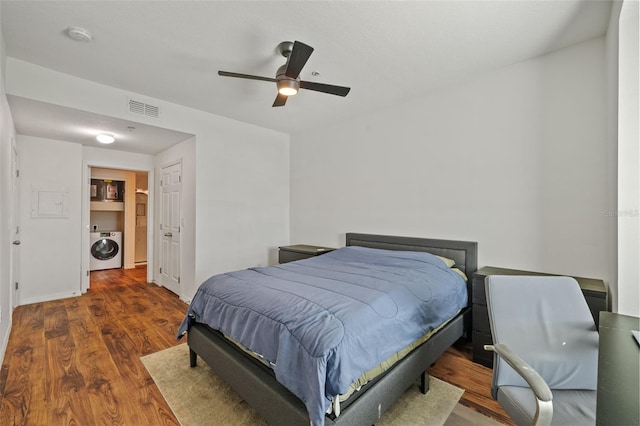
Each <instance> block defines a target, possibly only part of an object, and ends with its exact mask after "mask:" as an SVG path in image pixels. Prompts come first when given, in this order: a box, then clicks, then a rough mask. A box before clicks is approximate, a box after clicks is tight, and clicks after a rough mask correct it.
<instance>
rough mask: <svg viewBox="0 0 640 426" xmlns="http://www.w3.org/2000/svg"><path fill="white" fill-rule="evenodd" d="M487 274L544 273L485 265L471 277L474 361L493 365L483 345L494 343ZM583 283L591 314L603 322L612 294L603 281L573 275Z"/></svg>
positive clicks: (491, 358)
mask: <svg viewBox="0 0 640 426" xmlns="http://www.w3.org/2000/svg"><path fill="white" fill-rule="evenodd" d="M487 275H542V276H545V275H546V276H549V275H553V274H545V273H541V272H530V271H519V270H516V269H506V268H495V267H493V266H485V267H484V268H482V269H479V270H478V271H476V272H475V273H474V274H473V276H472V278H471V303H472V307H471V315H472V316H471V318H472V319H471V329H472V333H471V340H472V341H473V362H475V363H478V364H482V365H484V366H486V367H490V368H493V352H489V351H485V350H484V345H491V344H493V340H492V338H491V328H490V326H489V314H488V311H487V299H486V296H485V292H484V279H485V277H486V276H487ZM573 278H575V279H576V281H578V284H580V289H581V290H582V294H584V298H585V300H586V301H587V305H588V306H589V310H590V311H591V315H592V316H593V319H594V321H595V323H596V327H597V326H598V325H599V321H600V311H608V310H609V293H608V292H607V287H606V286H605V285H604V282H603V281H602V280H597V279H593V278H581V277H573Z"/></svg>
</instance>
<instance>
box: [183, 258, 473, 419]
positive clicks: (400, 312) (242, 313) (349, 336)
mask: <svg viewBox="0 0 640 426" xmlns="http://www.w3.org/2000/svg"><path fill="white" fill-rule="evenodd" d="M466 305H467V290H466V284H465V282H464V280H463V279H462V277H461V276H460V275H459V274H458V273H456V272H455V271H452V270H451V269H450V268H448V267H447V266H446V265H445V264H444V262H443V261H442V260H440V259H439V258H437V257H436V256H433V255H430V254H428V253H420V252H408V251H390V250H380V249H369V248H364V247H355V246H351V247H345V248H342V249H338V250H335V251H332V252H330V253H326V254H323V255H321V256H316V257H313V258H311V259H306V260H301V261H297V262H292V263H286V264H283V265H279V266H272V267H267V268H251V269H247V270H243V271H237V272H231V273H227V274H221V275H216V276H213V277H211V278H209V279H208V280H207V281H205V282H204V283H203V284H202V285H201V286H200V288H199V289H198V292H197V293H196V295H195V297H194V298H193V301H192V302H191V305H190V306H189V310H188V312H187V317H185V320H184V321H183V323H182V325H181V326H180V329H179V331H178V336H182V335H183V334H184V332H185V331H186V330H187V322H188V321H187V318H188V316H190V315H192V316H194V317H195V320H196V321H197V322H201V323H205V324H207V325H209V326H210V327H211V328H214V329H216V330H220V331H221V332H222V333H224V334H225V335H227V336H229V337H231V338H232V339H234V340H235V341H237V342H239V343H241V344H242V345H244V346H245V347H247V348H249V349H251V350H252V351H254V352H257V353H259V354H261V355H262V356H264V358H265V359H266V360H267V361H268V362H269V363H270V364H271V365H272V368H273V369H274V371H275V376H276V379H277V380H278V381H279V382H280V383H282V384H283V385H284V386H285V387H287V388H288V389H289V390H290V391H291V392H293V393H294V394H295V395H296V396H298V397H299V398H300V399H301V400H302V401H303V402H304V404H305V406H306V407H307V410H308V412H309V418H310V419H311V421H312V423H313V425H323V424H324V415H325V412H326V410H327V408H328V406H329V404H330V402H331V397H332V396H335V395H339V394H343V393H345V392H346V391H347V389H348V388H349V385H350V384H351V383H353V381H355V380H356V379H357V378H358V377H359V376H360V375H361V374H362V373H363V372H365V371H367V370H369V369H371V368H372V367H374V366H376V365H378V364H379V363H380V362H382V361H383V360H385V359H387V358H388V357H389V356H391V355H392V354H394V353H395V352H397V351H398V350H400V349H402V348H403V347H405V346H407V345H409V344H410V343H411V342H413V341H415V340H416V339H418V338H420V337H421V336H423V335H424V334H425V333H426V332H428V331H430V330H432V329H433V328H436V327H437V326H438V325H440V324H441V323H442V322H444V321H446V320H448V319H450V318H452V317H453V316H454V315H455V314H456V313H457V312H458V311H459V310H460V309H462V308H463V307H465V306H466Z"/></svg>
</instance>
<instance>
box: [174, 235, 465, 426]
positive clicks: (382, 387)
mask: <svg viewBox="0 0 640 426" xmlns="http://www.w3.org/2000/svg"><path fill="white" fill-rule="evenodd" d="M346 247H347V248H346V249H344V250H343V251H344V254H336V255H335V256H334V257H336V259H332V257H331V256H333V255H332V254H331V253H329V254H324V255H322V256H317V258H323V259H322V262H315V263H314V262H311V261H309V260H303V261H299V262H293V264H286V265H283V266H282V267H276V268H268V269H267V270H266V271H265V270H264V269H261V270H260V273H261V274H263V273H266V272H268V273H269V274H275V275H278V276H279V275H280V274H284V273H287V274H288V273H289V272H290V270H291V269H292V268H293V270H297V269H300V268H302V269H318V268H320V267H322V268H325V266H323V265H327V264H328V265H330V266H329V267H328V268H327V269H332V270H331V271H327V270H324V269H323V270H321V271H320V272H321V273H322V274H329V273H331V274H332V273H334V272H335V271H333V267H334V265H335V264H331V263H330V262H334V261H341V262H342V261H343V260H342V258H341V257H340V256H345V255H347V256H356V258H357V259H359V257H357V256H360V255H367V256H369V252H374V253H373V254H374V255H377V254H378V253H377V252H387V251H389V253H390V255H391V256H393V254H394V253H393V252H395V254H398V256H399V257H402V259H401V260H400V261H401V262H404V261H409V262H414V261H415V259H414V258H413V257H415V258H416V259H418V258H419V260H420V262H422V258H423V257H425V255H420V254H416V253H414V254H411V253H408V252H427V253H431V254H434V255H437V256H442V257H445V258H448V259H452V260H453V261H454V262H455V265H453V267H454V268H457V269H459V270H460V271H461V272H462V273H463V274H465V275H466V276H468V277H470V276H471V274H472V273H473V272H475V270H476V267H477V243H475V242H466V241H449V240H433V239H425V238H411V237H396V236H382V235H372V234H357V233H348V234H346ZM370 249H378V250H370ZM337 252H340V250H337ZM400 255H401V256H400ZM414 255H415V256H414ZM393 258H394V262H395V257H393ZM405 258H406V259H405ZM407 259H408V260H407ZM429 262H433V261H432V260H431V259H429ZM437 262H441V261H436V262H435V263H434V265H435V266H437V267H438V268H439V270H438V271H436V272H437V273H438V274H444V272H442V271H440V270H444V269H448V268H449V266H450V265H447V266H446V268H442V267H441V266H440V264H439V263H438V264H437V265H436V263H437ZM285 266H286V268H285ZM339 266H340V267H343V264H340V265H339ZM345 267H346V268H351V263H350V262H347V266H345ZM438 268H436V269H438ZM348 272H349V273H351V272H352V271H351V269H348ZM359 273H360V272H359V271H358V274H359ZM384 273H387V272H380V274H384ZM393 274H395V272H394V273H393ZM449 275H451V274H450V273H449ZM331 277H332V276H331ZM287 278H288V275H283V279H282V281H283V283H282V285H283V286H285V287H284V288H285V289H286V291H287V292H288V291H289V288H290V287H288V286H289V283H287V282H286V281H287ZM325 278H326V277H325ZM233 279H235V278H233ZM358 279H359V278H358ZM375 279H376V277H373V280H374V281H375ZM402 279H405V278H402ZM458 280H459V281H462V283H463V284H462V286H464V287H465V288H464V290H465V291H464V302H463V304H462V305H460V309H457V308H456V310H455V312H454V313H453V314H451V315H452V316H451V317H450V318H449V319H447V320H446V321H445V322H444V325H440V324H438V327H436V328H435V329H436V331H434V332H433V333H432V335H431V336H430V337H429V338H428V339H427V340H426V341H425V342H424V343H421V344H420V345H419V346H417V347H415V348H413V349H411V350H410V351H409V352H408V354H406V355H405V356H403V357H402V359H401V360H399V361H397V362H395V364H393V365H392V366H391V367H390V368H388V369H387V370H386V371H384V372H383V373H381V374H379V375H377V376H376V377H375V378H374V379H372V380H370V381H369V382H368V383H366V384H364V385H363V386H362V387H361V388H360V389H359V390H358V391H356V392H354V393H353V395H351V397H349V398H348V399H347V400H346V401H344V402H341V403H339V404H335V405H331V408H332V409H333V410H332V413H331V414H327V415H324V412H322V413H321V415H322V417H320V416H319V415H318V409H316V408H314V404H315V405H317V404H316V402H315V398H316V396H315V395H312V396H313V397H312V396H309V395H311V394H304V392H303V391H300V389H299V388H297V387H296V383H297V382H300V383H303V384H302V385H301V386H303V385H304V386H310V387H311V388H312V390H313V388H314V385H315V387H318V388H319V389H321V390H324V392H325V393H330V394H333V391H334V390H335V389H333V386H334V384H333V382H330V381H329V379H327V382H326V383H325V382H324V381H321V382H319V383H317V384H316V383H315V382H316V376H322V374H324V373H325V371H324V370H323V371H322V374H313V372H315V370H312V369H310V370H304V368H306V364H305V363H307V358H308V359H309V360H311V361H313V362H318V363H319V364H321V365H323V366H324V365H325V364H330V363H331V362H333V360H334V359H342V360H347V359H349V357H347V356H342V358H339V356H338V355H334V352H331V355H328V358H327V357H325V359H324V360H323V361H317V360H318V359H320V356H319V355H318V354H317V353H315V352H313V350H310V349H309V345H307V346H305V347H304V348H303V349H304V350H299V349H297V348H296V347H293V346H292V345H290V344H287V343H286V342H285V344H284V348H285V349H286V350H283V346H282V345H283V343H280V345H281V346H280V347H278V348H276V349H274V351H275V352H274V353H278V356H277V358H278V360H281V359H284V360H287V361H288V362H289V364H285V363H284V361H281V362H280V363H279V364H278V366H281V365H282V364H285V365H289V366H290V367H289V369H293V367H291V366H297V365H298V364H300V366H301V367H300V368H302V370H301V372H302V373H305V372H307V371H308V375H306V376H305V377H303V378H298V379H296V377H297V376H294V378H293V379H290V378H288V377H286V378H285V377H283V376H282V370H283V368H280V376H279V379H280V381H279V380H278V379H276V373H277V372H278V368H277V366H276V364H275V363H273V365H272V368H270V367H269V362H270V360H271V359H273V360H275V359H276V355H273V354H270V352H269V349H268V346H265V347H260V349H261V350H260V351H259V352H261V353H265V354H266V355H265V357H263V358H264V359H260V358H259V357H257V356H255V354H253V355H252V354H251V353H249V351H248V350H247V348H245V347H243V346H242V345H240V344H238V342H237V341H232V340H230V339H229V338H228V337H229V334H231V335H232V337H233V338H234V340H235V339H236V337H238V338H239V339H240V340H243V339H244V337H245V336H244V335H242V333H240V334H238V335H237V336H236V335H234V332H233V331H232V332H230V333H229V334H227V335H226V336H225V335H223V334H222V333H221V332H220V331H218V330H217V329H216V328H220V329H222V330H225V332H228V331H230V330H233V327H234V325H233V324H234V323H235V324H237V323H238V320H237V318H236V319H234V320H233V321H231V322H227V319H226V318H227V317H228V316H227V317H224V318H225V319H223V320H221V321H222V322H221V323H220V326H219V327H217V326H213V327H212V326H210V325H207V324H205V323H202V322H199V318H200V317H203V315H195V314H194V313H196V312H201V311H202V310H203V309H209V308H202V307H198V305H199V303H194V302H196V299H197V298H199V299H202V297H199V296H198V295H196V297H194V301H192V306H194V309H193V311H192V308H191V307H190V311H189V313H190V314H188V315H187V316H186V317H185V321H184V323H183V326H182V327H181V330H180V331H179V336H181V335H182V333H183V332H184V331H186V334H187V342H188V345H189V349H190V363H191V366H192V367H194V366H196V361H197V356H200V358H202V359H203V360H204V361H205V362H206V363H207V364H208V365H209V366H210V367H211V368H212V369H213V371H215V372H216V374H218V375H219V376H220V377H221V378H222V379H223V380H224V381H225V382H226V383H227V384H229V386H231V387H232V388H233V389H234V390H235V391H236V392H238V393H239V394H240V395H241V396H242V397H243V398H244V399H245V400H246V401H247V403H249V404H250V405H251V406H252V407H253V408H255V409H256V410H257V411H258V412H259V413H260V414H261V415H262V416H263V417H264V418H265V419H266V420H267V421H268V422H269V423H270V424H278V425H308V424H309V423H310V417H311V419H312V420H315V421H312V424H322V423H324V424H326V425H363V424H373V423H374V422H375V421H376V420H377V419H378V418H379V417H380V416H381V415H382V413H384V412H385V411H386V410H387V409H388V408H389V407H390V406H391V405H392V404H393V402H395V401H396V400H397V399H398V398H399V397H400V396H402V394H403V393H404V392H405V391H406V389H407V388H408V387H409V386H411V385H412V384H413V383H416V382H417V381H418V380H420V386H421V390H422V391H423V393H425V392H426V391H427V390H428V376H427V375H426V373H425V371H426V369H427V367H428V366H429V365H430V364H432V363H433V362H434V361H435V360H436V359H437V358H438V357H439V356H440V355H441V354H442V353H443V352H444V351H445V350H446V349H447V348H448V347H449V346H451V345H452V344H453V343H454V342H456V341H457V340H458V339H459V338H460V337H462V336H463V334H464V333H465V331H466V329H467V327H466V326H467V325H468V323H469V313H470V310H469V308H468V306H469V302H468V294H470V293H469V283H468V281H467V282H466V283H465V282H464V281H463V280H462V279H461V278H460V277H458ZM369 281H371V278H367V281H366V283H367V285H369ZM363 282H365V281H363ZM267 283H268V284H267V286H271V282H270V281H269V282H267ZM232 284H233V282H232ZM277 285H278V286H279V285H281V284H280V283H279V282H278V284H277ZM314 285H315V282H314ZM375 285H378V284H375ZM457 285H458V286H459V284H457ZM203 286H204V284H203ZM229 287H230V288H231V289H232V291H235V290H234V286H233V285H230V286H229ZM202 288H203V287H201V290H199V293H200V292H201V291H204V292H205V293H206V291H205V290H202ZM258 288H259V289H260V291H261V289H262V286H260V287H258ZM407 288H409V287H407ZM279 290H282V289H281V288H279ZM371 291H372V290H368V292H369V293H370V292H371ZM410 291H412V292H415V291H416V290H415V288H410ZM430 291H432V290H430ZM254 292H255V290H254V291H252V294H253V293H254ZM405 293H406V291H405ZM282 294H285V293H282ZM226 297H227V296H225V298H226ZM230 297H231V298H232V297H233V295H232V296H230ZM260 297H262V296H260ZM295 297H298V296H295ZM357 297H359V298H361V297H365V298H368V297H370V296H369V295H368V293H367V294H365V296H360V295H359V296H357ZM457 297H458V299H459V298H460V297H461V296H457ZM214 299H219V297H218V296H215V297H214ZM306 299H307V295H305V300H306ZM382 299H385V297H383V298H382ZM416 299H420V297H417V298H416ZM229 300H233V299H229ZM284 300H287V299H286V298H285V299H284ZM296 300H297V299H296ZM309 300H310V301H311V302H310V303H311V304H310V305H309V304H308V305H305V307H304V309H305V313H306V311H307V310H311V311H313V306H315V305H317V304H318V303H321V302H318V301H315V300H313V299H312V298H311V296H309ZM385 300H386V299H385ZM214 301H215V300H214ZM227 302H228V300H225V302H224V303H225V304H224V305H216V307H215V309H214V308H211V309H209V310H212V311H215V312H216V315H221V314H220V311H221V310H227V309H229V310H230V312H231V311H233V310H236V309H243V310H242V312H243V314H242V321H245V318H249V317H251V315H252V312H253V310H254V309H253V307H252V308H251V309H248V310H247V309H245V307H240V308H238V307H237V306H236V305H235V304H233V303H227ZM366 303H369V302H366ZM378 303H382V302H380V301H379V300H378V299H376V300H373V299H372V301H371V305H370V306H369V309H368V310H367V312H369V311H376V315H379V316H380V314H381V313H382V315H381V318H383V320H384V318H386V316H385V314H384V312H386V310H388V309H389V307H388V306H387V305H376V304H378ZM286 304H287V303H283V305H286ZM200 305H201V304H200ZM392 305H393V304H392ZM442 305H444V304H442ZM207 306H208V305H207ZM332 308H333V307H332ZM403 309H404V308H402V309H398V310H397V312H402V311H403ZM235 315H236V316H237V315H238V312H235ZM274 315H275V314H274ZM278 315H279V313H278ZM293 315H294V316H295V314H293ZM262 317H264V315H262V314H260V315H258V319H260V318H262ZM329 317H330V318H329V319H328V320H327V321H324V322H327V323H328V324H330V328H329V329H328V330H329V331H328V332H323V333H322V334H323V336H324V335H327V336H329V337H331V335H332V334H335V333H338V331H340V330H338V329H339V328H340V327H339V326H336V325H335V324H336V321H332V320H333V318H331V315H329ZM389 317H390V318H391V316H389ZM196 318H198V319H196ZM383 320H380V321H383ZM207 321H208V322H210V321H209V320H207ZM234 321H235V322H234ZM242 321H241V322H242ZM247 321H248V319H247ZM385 321H386V320H385ZM343 322H344V323H345V324H346V323H347V320H345V319H344V318H340V321H338V323H339V324H342V323H343ZM392 322H398V321H392ZM405 322H406V321H405ZM216 324H217V323H216ZM301 328H302V326H301ZM254 330H255V331H254ZM258 330H260V329H259V328H258V326H256V328H255V329H254V328H253V327H246V326H245V327H244V331H243V333H245V334H247V333H249V334H251V333H253V336H251V337H252V338H253V339H254V341H261V340H270V339H271V337H270V336H269V330H267V329H265V330H262V331H258ZM336 330H338V331H336ZM287 331H289V330H288V329H287ZM385 332H386V331H385ZM385 332H381V333H385ZM362 333H363V334H366V332H365V331H363V332H362ZM309 334H310V332H309V331H308V330H306V329H304V330H303V332H301V334H300V335H298V336H293V337H292V338H291V339H290V340H291V341H294V340H295V342H298V343H300V345H301V346H302V345H303V342H302V340H303V339H304V338H306V336H308V335H309ZM341 336H342V335H339V336H338V337H337V338H334V339H333V341H332V340H329V341H328V343H327V344H328V345H329V346H330V347H331V350H332V351H335V353H338V352H340V346H339V345H337V344H336V345H334V343H333V342H335V341H338V342H340V345H341V344H342V341H343V340H345V341H346V340H349V339H347V338H346V337H341ZM345 336H346V334H345ZM393 336H395V332H391V334H388V335H386V336H384V337H385V339H391V338H393ZM336 339H337V340H336ZM317 340H321V338H320V337H318V338H317ZM312 341H313V342H314V344H315V343H316V340H312ZM385 342H386V340H385ZM243 343H244V340H243ZM318 345H319V346H321V344H320V343H318ZM331 345H334V346H331ZM278 350H279V351H280V352H278ZM345 350H346V349H345ZM385 350H386V348H385ZM289 351H290V352H291V354H289ZM298 352H300V353H302V354H303V355H304V357H301V355H299V354H298ZM377 352H378V349H376V350H372V351H367V353H366V354H360V355H359V356H358V357H353V360H351V359H349V361H353V362H354V363H359V362H360V360H361V358H365V359H366V358H367V357H369V353H376V354H377ZM380 352H383V351H382V350H380ZM319 353H320V354H321V355H323V356H324V352H319ZM376 356H377V355H376ZM380 356H382V355H380ZM385 356H386V355H385ZM371 357H373V355H371ZM327 359H329V360H330V361H327ZM383 359H386V358H383ZM292 360H295V362H293V361H292ZM338 364H340V365H343V364H344V365H348V364H349V363H348V362H346V361H344V362H342V363H338ZM309 365H311V364H309ZM314 365H315V364H314ZM343 369H344V370H347V371H350V370H349V368H346V367H345V368H343ZM327 371H328V373H327V375H329V376H333V373H332V370H329V369H328V367H327ZM292 374H293V373H292ZM336 375H337V373H336ZM321 379H322V378H321ZM291 380H293V384H292V382H291ZM296 380H297V382H296ZM322 380H324V379H322ZM281 382H282V383H285V384H286V386H285V385H283V384H282V383H281ZM308 382H309V383H311V385H309V383H308ZM338 382H339V380H338ZM336 386H337V385H336ZM329 388H331V389H332V392H329V390H328V389H329ZM289 389H294V392H296V393H297V394H298V395H301V396H300V397H298V396H296V394H294V393H293V392H292V391H290V390H289ZM301 392H303V393H301ZM301 398H302V399H304V400H305V401H306V403H304V402H303V401H302V400H301ZM321 403H322V404H324V403H326V401H325V400H322V401H321ZM336 408H338V409H339V410H336ZM336 414H339V415H338V416H336Z"/></svg>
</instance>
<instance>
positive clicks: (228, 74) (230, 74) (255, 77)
mask: <svg viewBox="0 0 640 426" xmlns="http://www.w3.org/2000/svg"><path fill="white" fill-rule="evenodd" d="M218 75H221V76H223V77H236V78H246V79H249V80H261V81H271V82H275V81H276V79H275V78H270V77H260V76H259V75H249V74H239V73H237V72H229V71H218Z"/></svg>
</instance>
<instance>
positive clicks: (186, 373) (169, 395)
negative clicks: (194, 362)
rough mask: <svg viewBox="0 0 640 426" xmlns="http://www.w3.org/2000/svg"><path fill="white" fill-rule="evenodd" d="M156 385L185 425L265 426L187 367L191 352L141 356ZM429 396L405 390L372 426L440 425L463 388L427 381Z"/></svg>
mask: <svg viewBox="0 0 640 426" xmlns="http://www.w3.org/2000/svg"><path fill="white" fill-rule="evenodd" d="M141 360H142V363H143V364H144V366H145V367H146V368H147V370H148V371H149V374H150V375H151V377H152V378H153V381H154V382H155V384H156V386H158V388H159V389H160V392H161V393H162V395H163V396H164V398H165V400H166V401H167V403H168V404H169V407H171V410H172V411H173V413H174V414H175V416H176V418H177V419H178V421H179V422H180V423H181V424H182V425H183V426H200V425H251V426H254V425H267V422H266V421H265V420H264V419H262V418H261V417H260V415H259V414H258V413H257V411H255V410H254V409H253V408H251V407H250V406H249V405H248V404H247V403H246V402H245V401H244V400H243V399H242V397H240V395H238V394H237V393H235V392H234V391H233V390H232V389H231V388H230V387H229V386H227V385H226V384H225V383H224V382H223V381H222V379H220V378H219V377H218V376H217V375H216V374H215V373H213V371H211V369H210V368H209V367H208V366H207V364H206V363H205V362H204V361H202V360H201V359H200V358H198V366H197V367H196V368H191V367H189V348H188V347H187V345H186V344H181V345H178V346H174V347H172V348H169V349H165V350H163V351H160V352H156V353H154V354H151V355H147V356H144V357H142V358H141ZM429 383H430V386H429V392H427V394H426V395H423V394H421V393H420V391H419V389H418V386H412V387H410V388H409V390H407V392H406V393H405V394H404V395H403V396H402V397H401V398H400V399H399V400H398V401H397V402H396V403H395V404H394V405H393V406H392V407H391V408H390V409H389V410H388V411H387V412H386V413H385V414H384V415H383V416H382V418H381V419H380V420H379V421H378V422H376V426H409V425H428V426H432V425H433V426H436V425H438V426H440V425H444V423H445V422H446V420H447V417H449V414H451V411H452V410H453V409H454V408H455V406H456V404H457V403H458V400H459V399H460V397H461V396H462V394H463V392H464V391H463V390H462V389H460V388H458V387H456V386H453V385H450V384H448V383H446V382H443V381H441V380H439V379H436V378H435V377H431V378H430V382H429Z"/></svg>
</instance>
